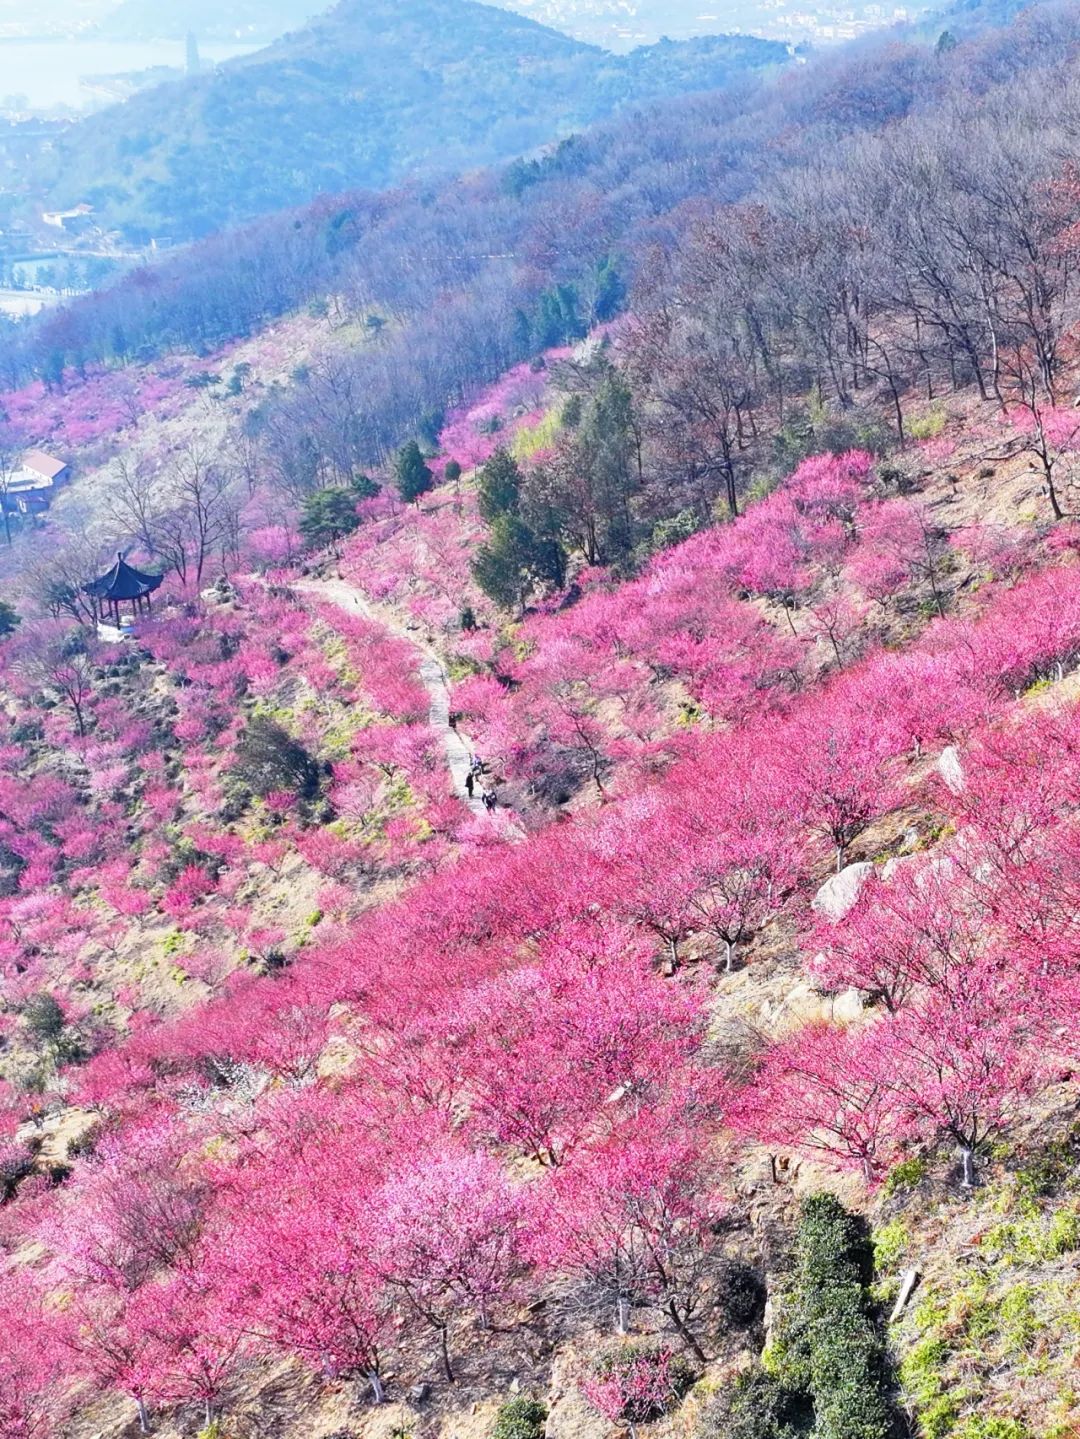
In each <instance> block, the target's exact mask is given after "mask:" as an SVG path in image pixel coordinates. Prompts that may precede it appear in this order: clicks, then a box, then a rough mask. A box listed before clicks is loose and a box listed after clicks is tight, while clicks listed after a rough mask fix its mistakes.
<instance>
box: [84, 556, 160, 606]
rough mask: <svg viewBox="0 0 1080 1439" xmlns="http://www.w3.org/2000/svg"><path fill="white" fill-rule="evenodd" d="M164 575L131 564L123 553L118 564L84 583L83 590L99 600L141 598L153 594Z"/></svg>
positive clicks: (117, 561) (118, 559)
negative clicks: (148, 573)
mask: <svg viewBox="0 0 1080 1439" xmlns="http://www.w3.org/2000/svg"><path fill="white" fill-rule="evenodd" d="M163 578H164V576H162V575H146V574H143V572H142V570H137V569H136V568H135V567H134V565H129V564H128V563H127V561H126V560H125V559H124V557H123V555H117V557H116V564H115V565H113V567H112V569H111V570H110V571H109V572H108V574H106V575H102V576H101V578H100V579H97V580H90V581H89V583H88V584H85V585H83V592H84V593H85V594H88V595H91V596H93V598H94V599H97V600H108V601H110V602H112V601H116V600H139V599H143V598H144V597H145V596H147V595H152V594H153V593H154V591H155V590H156V589H158V588H159V587H160V585H161V583H162V580H163Z"/></svg>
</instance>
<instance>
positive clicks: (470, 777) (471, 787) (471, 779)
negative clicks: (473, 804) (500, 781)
mask: <svg viewBox="0 0 1080 1439" xmlns="http://www.w3.org/2000/svg"><path fill="white" fill-rule="evenodd" d="M475 789H476V776H475V775H474V774H473V772H472V770H470V771H469V773H468V774H467V775H466V776H465V793H466V794H467V795H468V796H469V798H470V799H472V797H473V792H474V791H475Z"/></svg>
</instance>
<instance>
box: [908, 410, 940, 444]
mask: <svg viewBox="0 0 1080 1439" xmlns="http://www.w3.org/2000/svg"><path fill="white" fill-rule="evenodd" d="M945 418H946V417H945V411H944V410H938V409H934V410H931V411H930V413H929V414H927V415H917V416H914V417H913V418H912V419H910V420H908V422H907V432H908V434H909V435H910V436H911V438H912V439H913V440H933V439H936V438H937V436H938V435H940V434H941V432H942V430H943V429H944V428H945Z"/></svg>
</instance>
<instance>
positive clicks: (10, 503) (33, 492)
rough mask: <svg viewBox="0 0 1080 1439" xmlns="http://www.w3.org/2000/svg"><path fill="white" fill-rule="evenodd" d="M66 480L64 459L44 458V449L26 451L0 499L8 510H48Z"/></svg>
mask: <svg viewBox="0 0 1080 1439" xmlns="http://www.w3.org/2000/svg"><path fill="white" fill-rule="evenodd" d="M70 478H71V469H70V466H69V465H68V464H67V463H66V462H65V461H64V460H58V459H56V458H55V457H54V456H53V455H47V454H46V453H45V452H44V450H28V451H27V452H26V454H25V455H23V457H22V461H21V463H20V465H19V468H18V469H17V470H15V471H14V473H13V474H12V475H11V477H10V478H9V479H8V481H7V484H6V485H5V487H4V494H3V496H2V497H0V499H2V503H3V507H4V508H5V509H7V510H8V511H12V512H18V513H19V514H21V515H37V514H41V512H42V511H43V510H47V509H48V508H49V505H50V504H51V502H52V496H53V494H54V492H55V491H56V490H58V489H59V488H60V486H61V485H63V484H66V483H67V481H68V480H70Z"/></svg>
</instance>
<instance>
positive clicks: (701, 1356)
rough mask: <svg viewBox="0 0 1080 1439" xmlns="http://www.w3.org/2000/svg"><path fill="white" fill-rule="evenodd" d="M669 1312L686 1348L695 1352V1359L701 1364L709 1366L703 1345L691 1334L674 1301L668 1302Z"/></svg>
mask: <svg viewBox="0 0 1080 1439" xmlns="http://www.w3.org/2000/svg"><path fill="white" fill-rule="evenodd" d="M667 1312H668V1314H669V1315H670V1316H671V1322H672V1324H674V1326H675V1329H676V1331H677V1332H678V1335H679V1338H680V1339H681V1340H682V1341H683V1343H684V1344H685V1345H686V1347H687V1348H688V1349H690V1350H691V1351H692V1352H693V1354H694V1357H695V1358H696V1359H697V1360H698V1362H699V1363H701V1364H707V1363H708V1360H707V1359H706V1358H705V1351H704V1349H702V1347H701V1345H700V1344H699V1343H698V1342H697V1340H696V1339H695V1338H694V1336H693V1334H691V1332H690V1330H689V1329H688V1328H687V1327H686V1321H685V1320H684V1319H683V1318H682V1317H681V1315H680V1314H679V1311H678V1309H677V1308H676V1307H675V1301H674V1299H669V1300H668V1302H667Z"/></svg>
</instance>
